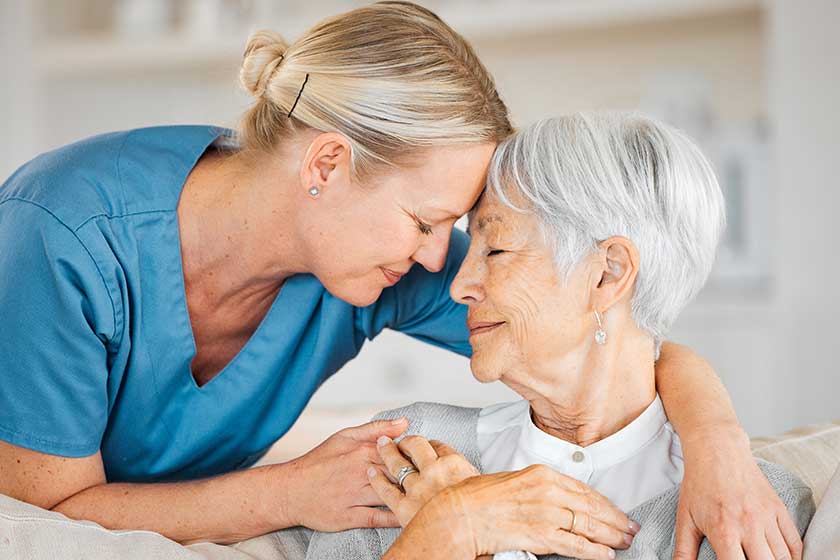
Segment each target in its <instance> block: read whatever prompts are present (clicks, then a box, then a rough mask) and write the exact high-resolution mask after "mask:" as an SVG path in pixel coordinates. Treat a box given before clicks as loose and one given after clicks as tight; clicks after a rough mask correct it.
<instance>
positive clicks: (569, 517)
mask: <svg viewBox="0 0 840 560" xmlns="http://www.w3.org/2000/svg"><path fill="white" fill-rule="evenodd" d="M558 523H559V526H560V528H561V529H564V530H565V531H568V532H569V533H574V534H576V535H581V536H583V537H586V538H587V539H588V540H589V541H591V542H594V543H599V544H603V545H606V546H608V547H610V548H620V549H625V548H630V545H631V544H633V536H632V535H630V534H629V533H625V532H624V531H619V530H618V529H616V528H615V527H612V526H610V525H607V524H606V523H603V522H602V521H599V520H598V519H595V518H594V517H592V516H591V515H589V514H587V513H583V512H577V511H576V512H572V510H570V509H567V508H562V510H561V512H560V518H559V519H558Z"/></svg>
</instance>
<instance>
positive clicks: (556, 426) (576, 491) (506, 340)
mask: <svg viewBox="0 0 840 560" xmlns="http://www.w3.org/2000/svg"><path fill="white" fill-rule="evenodd" d="M723 224H724V209H723V197H722V195H721V192H720V189H719V187H718V184H717V182H716V180H715V177H714V174H713V173H712V170H711V168H710V166H709V164H708V162H707V161H706V160H705V158H704V157H703V155H702V154H701V153H700V152H699V150H698V149H697V148H696V147H695V146H694V145H693V144H692V143H691V142H690V141H689V140H688V139H687V138H686V137H685V136H683V135H682V134H680V133H679V132H677V131H675V130H673V129H671V128H669V127H667V126H664V125H662V124H660V123H657V122H655V121H653V120H651V119H648V118H644V117H640V116H635V115H623V114H590V115H575V116H571V117H564V118H557V119H551V120H546V121H543V122H540V123H538V124H536V125H535V126H532V127H531V128H529V129H527V130H525V131H523V132H521V133H519V134H517V135H516V136H514V137H512V138H511V139H509V140H507V141H505V142H504V143H503V144H502V145H501V146H500V148H499V149H498V151H497V153H496V155H495V156H494V161H493V164H492V166H491V168H490V174H489V177H488V190H487V192H486V193H485V194H484V195H483V198H482V199H481V201H480V202H479V204H478V206H477V208H476V209H475V210H474V211H473V214H472V215H471V219H470V229H471V232H472V242H471V244H470V248H469V252H468V254H467V257H466V259H465V260H464V263H463V265H462V266H461V269H460V271H459V273H458V275H457V276H456V278H455V280H454V282H453V284H452V289H451V293H452V296H453V298H454V299H455V300H457V301H459V302H462V303H465V304H467V305H468V306H469V314H468V319H467V322H468V326H469V329H470V333H471V336H470V343H471V345H472V348H473V355H472V359H471V363H470V364H471V367H472V371H473V374H474V375H475V377H476V378H477V379H479V380H480V381H482V382H492V381H501V382H503V383H505V384H506V385H507V386H509V387H511V388H512V389H513V390H515V391H516V392H517V393H519V394H520V395H521V396H522V397H523V400H521V401H518V402H513V403H505V404H499V405H494V406H489V407H487V408H484V409H481V410H478V409H464V408H459V407H452V406H448V405H436V404H415V405H412V406H409V407H407V408H404V409H401V410H398V411H393V412H391V413H386V414H384V415H382V417H383V418H393V417H399V416H403V415H404V416H408V417H409V418H410V420H411V427H410V429H409V433H412V434H420V435H421V436H423V437H415V436H411V437H407V438H404V439H403V440H402V441H401V442H400V443H399V445H397V444H395V443H394V442H392V441H391V440H389V439H387V438H384V437H383V438H381V440H380V442H379V445H380V453H381V455H382V457H383V459H384V462H385V465H386V467H387V470H388V471H389V473H388V474H390V477H391V479H392V480H397V482H398V484H394V483H393V482H391V481H389V480H388V479H387V478H386V476H385V474H383V473H382V472H379V471H377V470H375V469H371V470H370V472H369V475H370V476H371V478H372V484H373V487H374V489H376V490H377V492H378V493H379V494H380V496H381V497H382V498H383V500H384V501H385V503H387V504H388V505H389V507H390V508H391V509H392V510H393V511H394V512H395V513H396V514H397V517H398V518H399V519H400V521H401V523H402V525H403V526H407V529H406V530H405V531H404V532H403V533H402V535H401V536H399V538H396V537H397V533H396V532H395V530H391V529H375V530H357V531H350V532H347V533H340V534H316V535H315V536H314V538H313V539H312V540H311V542H310V543H309V549H308V555H309V557H311V558H330V557H341V558H379V557H381V556H382V555H383V554H384V555H385V557H387V558H400V559H410V558H435V557H437V556H441V557H446V558H474V557H476V556H478V555H483V554H494V553H496V558H497V559H500V558H519V557H522V558H525V557H530V555H531V553H540V554H546V553H558V554H561V555H566V556H574V557H578V558H614V557H615V549H628V547H629V550H627V552H626V554H627V557H634V558H666V557H667V558H671V555H672V554H673V553H674V550H673V547H674V545H673V537H674V532H675V527H674V525H675V519H676V508H677V498H678V495H679V485H680V482H681V480H682V478H683V453H682V448H681V446H680V440H679V438H678V437H677V434H676V432H675V431H674V429H673V428H672V426H671V424H670V423H669V421H668V417H667V416H666V414H665V410H664V408H663V406H662V402H661V400H660V398H659V396H658V395H657V392H656V388H655V383H654V363H655V362H656V359H657V357H658V351H659V346H660V344H661V342H662V340H663V338H664V337H665V335H666V333H667V332H668V330H669V328H670V327H671V325H672V324H673V323H674V321H675V319H676V318H677V316H678V315H679V313H680V311H681V310H682V309H683V307H685V305H686V304H687V303H688V302H689V301H690V300H691V299H692V298H693V297H694V296H695V294H697V292H698V291H699V290H700V288H701V287H702V286H703V284H704V282H705V280H706V278H707V276H708V274H709V270H710V269H711V267H712V263H713V261H714V256H715V251H716V247H717V244H718V240H719V238H720V234H721V231H722V229H723ZM426 438H434V439H437V440H442V441H446V442H447V443H449V444H450V445H451V446H452V447H449V446H447V445H443V444H441V443H438V442H436V441H432V442H429V441H428V440H427V439H426ZM453 448H454V449H453ZM455 450H457V452H456V451H455ZM532 465H543V466H539V467H532V468H527V467H529V466H532ZM546 467H548V468H546ZM523 469H524V470H523ZM761 469H762V471H763V472H764V474H765V475H766V476H767V478H768V479H769V481H770V482H771V484H772V485H773V487H774V488H775V490H776V491H777V493H778V494H779V496H780V497H781V498H782V501H783V502H784V503H785V505H786V506H787V508H788V509H789V510H790V512H791V513H792V514H793V519H791V517H790V516H789V514H788V512H786V511H784V509H783V508H781V507H780V508H779V510H778V512H777V519H778V524H779V528H780V531H779V534H781V535H783V537H778V538H776V537H775V535H774V534H773V533H772V532H768V533H766V534H765V533H762V534H756V535H753V536H752V538H750V539H748V541H747V542H746V544H745V545H744V546H743V548H742V545H741V543H740V542H739V541H736V540H733V541H731V544H732V546H731V547H730V548H727V549H720V548H719V549H718V550H717V551H716V552H717V554H718V555H719V557H721V558H744V557H747V558H750V559H759V558H790V557H791V556H792V555H795V554H796V553H794V554H792V553H791V551H793V550H794V543H796V542H797V540H798V536H799V534H801V533H802V532H803V531H804V529H805V527H806V526H807V522H808V521H809V519H810V516H811V515H812V513H813V502H812V500H811V496H810V490H809V489H808V488H807V487H806V486H805V485H804V484H802V483H801V482H799V481H797V480H796V479H795V478H794V477H792V476H791V475H788V474H786V473H785V472H783V471H782V470H781V469H780V468H778V467H776V466H774V465H770V464H762V465H761ZM479 471H480V472H481V473H484V475H483V476H476V475H477V474H478V473H479ZM491 473H498V474H491ZM546 480H555V481H557V480H559V481H562V484H563V485H565V488H566V490H565V491H562V492H558V491H556V490H554V491H550V492H547V491H545V489H546V488H548V486H547V485H546V484H545V481H546ZM401 490H402V491H401ZM546 501H548V502H553V503H554V504H555V506H556V508H555V510H554V511H555V514H556V516H555V517H553V518H551V519H545V518H544V516H543V517H542V518H534V517H533V512H534V511H536V506H537V505H538V504H542V503H545V502H546ZM608 501H609V502H612V504H614V505H612V504H610V503H609V502H608ZM618 510H622V511H627V512H629V518H630V519H632V520H634V521H629V519H628V518H627V517H625V516H624V515H623V514H622V513H620V511H618ZM639 525H641V529H640V528H639ZM395 539H396V542H394V541H395ZM392 543H393V546H392ZM508 549H518V550H519V552H516V551H510V550H508ZM506 550H507V552H505V551H506ZM525 551H528V552H525ZM701 557H702V558H713V557H714V553H713V552H712V550H711V547H710V546H709V545H708V543H704V544H703V546H702V547H701Z"/></svg>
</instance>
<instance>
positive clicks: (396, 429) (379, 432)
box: [340, 417, 408, 441]
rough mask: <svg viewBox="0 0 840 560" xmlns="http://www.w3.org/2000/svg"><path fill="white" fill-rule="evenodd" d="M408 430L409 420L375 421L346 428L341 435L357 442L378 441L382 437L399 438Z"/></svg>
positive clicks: (402, 418) (403, 418)
mask: <svg viewBox="0 0 840 560" xmlns="http://www.w3.org/2000/svg"><path fill="white" fill-rule="evenodd" d="M406 429H408V419H407V418H405V417H401V418H397V419H395V420H374V421H373V422H368V423H367V424H362V425H360V426H355V427H353V428H345V429H343V430H341V432H340V433H341V434H342V435H344V436H347V437H349V438H352V439H354V440H356V441H376V440H377V439H379V438H380V437H382V436H387V437H390V438H395V437H399V436H400V435H402V433H403V432H405V431H406Z"/></svg>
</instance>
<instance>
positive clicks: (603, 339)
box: [595, 311, 607, 346]
mask: <svg viewBox="0 0 840 560" xmlns="http://www.w3.org/2000/svg"><path fill="white" fill-rule="evenodd" d="M595 320H596V321H597V322H598V330H597V331H595V342H597V343H598V344H600V345H601V346H603V345H604V344H606V343H607V331H605V330H604V325H602V324H601V315H600V314H599V313H598V312H597V311H596V312H595Z"/></svg>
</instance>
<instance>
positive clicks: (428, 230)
mask: <svg viewBox="0 0 840 560" xmlns="http://www.w3.org/2000/svg"><path fill="white" fill-rule="evenodd" d="M417 229H419V230H420V233H422V234H423V235H432V226H430V225H429V224H427V223H425V222H421V221H420V220H417Z"/></svg>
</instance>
